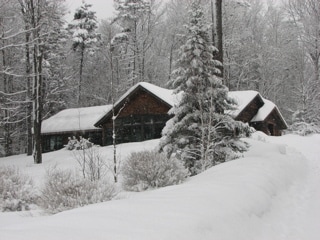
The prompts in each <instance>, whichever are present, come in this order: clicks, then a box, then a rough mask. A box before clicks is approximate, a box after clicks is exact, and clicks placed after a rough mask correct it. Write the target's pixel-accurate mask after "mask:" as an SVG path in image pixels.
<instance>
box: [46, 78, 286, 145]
mask: <svg viewBox="0 0 320 240" xmlns="http://www.w3.org/2000/svg"><path fill="white" fill-rule="evenodd" d="M229 95H230V97H232V98H234V99H235V100H236V101H237V103H238V107H237V109H236V110H233V111H229V112H228V114H230V115H231V116H232V117H233V118H234V119H236V120H239V121H242V122H245V123H248V124H249V125H250V126H252V127H254V128H255V129H256V130H258V131H262V132H264V133H266V134H267V135H272V136H280V135H281V133H282V130H284V129H286V128H287V124H286V122H285V120H284V118H283V117H282V115H281V113H280V111H279V109H278V107H277V106H276V105H275V104H274V103H272V102H271V101H269V100H266V99H264V98H263V97H262V96H261V95H260V94H259V93H258V92H256V91H233V92H232V91H231V92H229ZM178 101H179V95H176V94H174V93H173V90H168V89H164V88H161V87H158V86H155V85H153V84H150V83H146V82H140V83H138V84H136V85H135V86H133V87H132V88H130V89H129V90H128V91H127V92H126V93H125V94H124V95H123V96H122V97H121V98H120V99H119V100H118V101H117V102H116V103H115V105H114V114H113V111H112V107H111V106H110V105H107V106H99V107H90V108H80V109H73V110H72V111H71V110H68V109H67V110H63V111H61V112H60V113H57V114H56V115H54V116H52V117H51V118H49V119H47V120H44V121H43V127H42V137H43V144H44V150H45V151H51V150H54V149H56V146H59V147H58V148H61V147H62V146H63V145H65V144H67V139H68V138H67V137H72V136H81V135H82V136H84V137H86V136H87V135H88V137H91V138H94V141H95V143H97V144H101V145H103V146H105V145H110V144H112V130H113V127H112V122H113V121H112V119H113V116H114V115H115V116H116V120H115V123H116V143H117V144H119V143H126V142H140V141H145V140H149V139H156V138H160V137H161V132H162V129H163V128H164V126H165V125H166V122H167V121H168V120H169V118H170V116H169V115H168V111H169V110H170V109H171V107H172V106H173V105H174V104H177V103H178ZM94 110H96V111H97V112H96V113H95V112H94ZM62 113H63V114H62ZM72 113H73V114H72ZM70 114H71V115H70ZM73 115H74V116H73ZM59 116H60V117H59ZM71 120H72V121H74V122H73V123H71ZM55 141H58V143H56V142H55ZM53 146H54V147H53Z"/></svg>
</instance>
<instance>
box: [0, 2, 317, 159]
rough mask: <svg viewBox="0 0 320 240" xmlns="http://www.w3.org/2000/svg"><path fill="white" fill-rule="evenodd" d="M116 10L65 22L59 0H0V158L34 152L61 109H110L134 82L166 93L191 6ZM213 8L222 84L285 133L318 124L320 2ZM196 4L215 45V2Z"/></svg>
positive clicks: (157, 5) (235, 4)
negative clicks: (259, 100)
mask: <svg viewBox="0 0 320 240" xmlns="http://www.w3.org/2000/svg"><path fill="white" fill-rule="evenodd" d="M114 2H115V4H116V5H115V8H116V9H117V10H118V11H117V12H116V14H115V16H114V17H113V18H112V19H103V20H100V21H97V19H96V14H95V13H94V12H93V11H92V10H91V7H90V5H88V4H87V5H86V4H84V5H83V8H82V9H80V10H77V11H76V12H75V15H74V20H73V21H71V22H67V21H66V20H65V19H66V16H67V15H68V9H67V5H66V2H65V1H62V0H55V1H53V0H15V1H12V0H0V145H1V146H2V149H0V150H1V151H0V156H1V155H4V156H8V155H12V154H17V153H24V152H27V153H28V154H31V153H32V151H33V152H37V151H34V150H33V149H32V139H31V137H32V134H34V136H36V135H38V137H39V136H40V134H41V130H40V129H41V121H42V120H43V119H46V118H48V117H50V116H52V115H53V114H55V113H57V112H58V111H60V110H62V109H65V108H71V107H86V106H94V105H104V104H109V103H111V102H112V99H117V98H118V97H119V96H121V95H122V94H123V93H124V92H125V91H126V90H127V89H128V88H129V87H131V86H132V85H134V84H135V83H137V82H140V81H146V82H150V83H153V84H156V85H158V86H162V87H168V86H167V83H168V82H169V81H170V78H171V72H172V70H173V69H174V64H175V61H176V59H177V52H178V51H177V50H178V49H179V47H180V46H181V45H182V44H183V42H184V39H185V33H186V29H185V28H184V24H186V23H187V21H188V15H187V12H188V11H187V8H188V6H189V5H190V3H191V1H189V0H188V1H186V0H184V1H183V4H182V1H180V0H167V1H161V0H151V1H143V0H140V1H134V2H137V3H139V5H138V7H137V5H136V6H135V8H132V9H130V8H121V6H122V5H121V2H124V1H121V0H115V1H114ZM217 2H221V3H222V30H223V31H222V36H223V66H224V68H223V77H224V84H225V85H226V86H227V87H228V88H229V90H232V91H234V90H248V89H250V90H257V91H259V92H260V93H261V94H262V95H263V96H264V97H265V98H267V99H270V100H271V101H273V102H275V103H276V104H277V106H278V107H279V108H280V111H281V112H282V113H283V115H284V117H285V119H286V121H287V122H288V123H289V124H290V125H292V124H299V123H302V122H303V123H308V124H313V125H315V126H319V125H320V119H319V116H320V104H319V103H320V91H319V90H320V89H319V88H320V84H319V81H320V77H319V58H320V3H319V2H318V0H288V1H283V2H273V1H268V2H265V1H259V0H227V1H217ZM88 3H89V1H88ZM201 5H203V7H204V9H206V12H205V14H206V18H207V19H208V22H211V23H212V27H211V29H212V32H211V33H210V34H211V36H212V40H213V42H216V41H217V31H216V23H217V21H216V17H217V16H216V15H217V14H216V9H215V6H216V1H214V0H202V1H201ZM79 7H80V5H79ZM72 15H73V14H72ZM84 16H85V17H84ZM84 23H85V24H84ZM81 24H82V25H83V24H84V25H83V26H85V27H84V28H82V27H80V25H81ZM79 29H81V30H79ZM83 29H85V30H83ZM215 45H216V44H215ZM32 126H33V132H32V131H31V129H32ZM34 126H38V128H37V127H34ZM39 139H40V137H39ZM38 151H39V150H38Z"/></svg>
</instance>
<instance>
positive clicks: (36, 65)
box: [30, 0, 43, 164]
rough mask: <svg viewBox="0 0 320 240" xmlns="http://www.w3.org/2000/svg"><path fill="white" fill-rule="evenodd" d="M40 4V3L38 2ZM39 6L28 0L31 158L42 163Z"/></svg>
mask: <svg viewBox="0 0 320 240" xmlns="http://www.w3.org/2000/svg"><path fill="white" fill-rule="evenodd" d="M39 4H40V3H39ZM40 7H41V6H39V5H38V6H37V8H36V7H35V6H34V3H33V0H30V10H31V23H32V27H33V29H34V30H33V31H32V35H33V40H34V43H33V73H34V77H33V89H32V90H33V91H32V98H33V99H32V100H33V109H32V115H33V159H34V163H36V164H40V163H42V147H41V122H42V77H43V76H42V60H43V52H42V50H41V49H40V46H41V39H40V32H39V31H40V30H39V28H38V26H39V18H40V13H39V11H40Z"/></svg>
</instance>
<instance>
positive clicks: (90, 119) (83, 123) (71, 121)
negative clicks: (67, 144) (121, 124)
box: [41, 105, 112, 133]
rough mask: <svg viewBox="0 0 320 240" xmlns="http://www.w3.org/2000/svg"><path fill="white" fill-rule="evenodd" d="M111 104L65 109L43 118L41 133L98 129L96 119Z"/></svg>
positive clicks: (110, 106)
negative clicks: (95, 124)
mask: <svg viewBox="0 0 320 240" xmlns="http://www.w3.org/2000/svg"><path fill="white" fill-rule="evenodd" d="M111 108H112V105H103V106H95V107H84V108H70V109H65V110H62V111H60V112H58V113H57V114H55V115H53V116H52V117H50V118H48V119H46V120H44V121H43V122H42V126H41V133H55V132H72V131H85V130H94V129H100V128H97V127H95V126H94V123H95V122H96V120H97V119H98V118H99V117H100V116H101V115H104V114H105V113H107V112H108V111H109V110H110V109H111Z"/></svg>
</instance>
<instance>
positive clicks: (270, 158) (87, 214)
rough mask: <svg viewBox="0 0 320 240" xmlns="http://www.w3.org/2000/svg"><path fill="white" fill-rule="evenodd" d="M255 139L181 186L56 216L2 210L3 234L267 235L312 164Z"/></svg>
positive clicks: (43, 236)
mask: <svg viewBox="0 0 320 240" xmlns="http://www.w3.org/2000/svg"><path fill="white" fill-rule="evenodd" d="M255 139H256V140H254V139H249V140H248V141H249V143H250V144H251V146H252V147H251V150H250V151H249V152H247V153H246V154H245V156H244V158H241V159H238V160H235V161H230V162H227V163H224V164H221V165H219V166H216V167H214V168H211V169H209V170H208V171H206V172H204V173H202V174H200V175H198V176H196V177H193V178H190V179H189V180H188V181H187V182H186V183H184V184H181V185H177V186H171V187H166V188H162V189H159V190H154V191H148V192H143V193H138V194H131V193H127V194H123V195H124V196H125V197H124V198H123V199H119V200H114V201H110V202H106V203H101V204H95V205H92V206H87V207H83V208H79V209H74V210H71V211H66V212H63V213H60V214H56V215H53V216H37V217H27V216H26V215H24V214H22V215H21V214H19V213H1V214H0V238H1V239H6V240H10V239H13V240H16V239H24V240H28V239H30V240H31V239H32V240H35V239H77V240H80V239H117V240H119V239H139V240H143V239H148V240H149V239H210V240H212V239H219V240H223V239H237V240H240V239H245V240H248V239H268V238H267V237H266V238H264V236H270V231H275V229H274V228H272V227H270V226H271V225H270V226H269V225H266V223H268V222H270V221H272V219H274V216H275V214H274V209H276V208H277V206H278V205H279V203H280V202H282V200H283V199H284V198H286V197H287V196H288V195H290V192H291V191H292V189H293V188H299V187H300V186H301V188H302V187H303V184H301V183H303V182H304V181H305V178H306V175H307V171H308V166H307V165H306V164H305V163H306V160H305V158H304V157H303V156H302V155H301V154H300V153H298V152H297V151H296V150H294V149H292V148H290V147H288V146H285V145H282V144H272V143H266V142H263V141H261V140H264V137H263V136H262V137H261V136H259V135H256V137H255ZM257 139H258V140H257ZM144 145H148V144H147V143H145V144H144ZM151 145H152V146H154V144H151ZM126 146H128V149H129V148H130V144H128V145H126ZM124 149H126V148H125V147H124V146H122V151H124ZM60 153H61V152H60ZM0 162H1V161H0ZM14 219H15V220H14ZM275 234H276V233H275ZM275 234H274V235H275Z"/></svg>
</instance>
